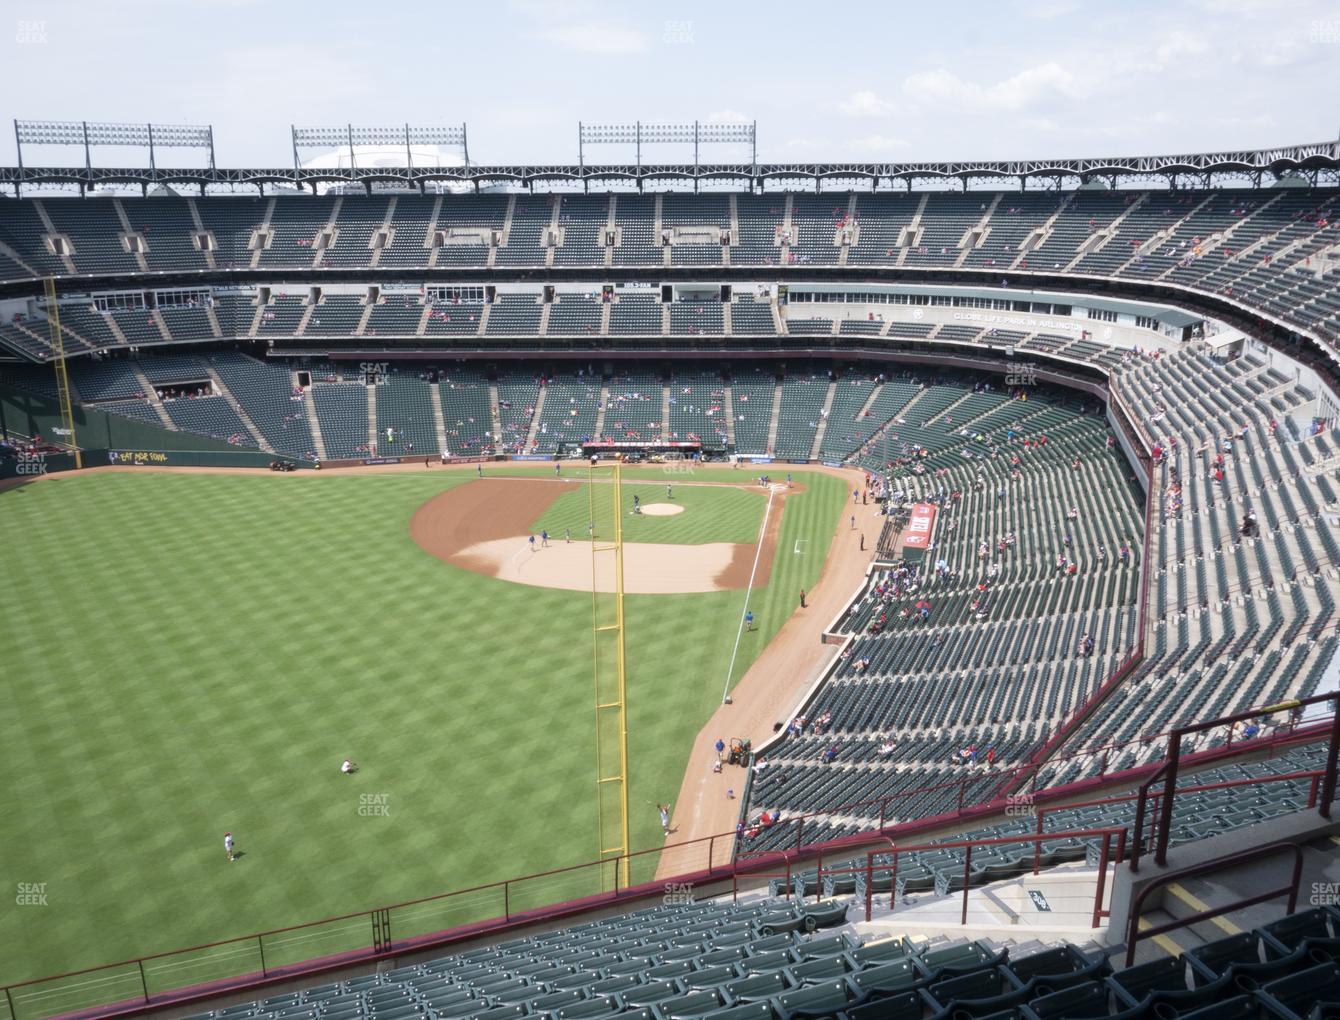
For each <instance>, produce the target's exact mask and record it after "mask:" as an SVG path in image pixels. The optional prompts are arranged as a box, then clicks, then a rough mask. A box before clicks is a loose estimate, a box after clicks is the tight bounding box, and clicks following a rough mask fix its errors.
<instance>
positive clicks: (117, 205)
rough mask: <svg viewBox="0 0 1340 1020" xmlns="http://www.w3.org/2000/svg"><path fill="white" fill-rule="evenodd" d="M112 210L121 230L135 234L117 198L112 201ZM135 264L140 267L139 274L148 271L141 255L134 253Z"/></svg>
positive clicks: (146, 262)
mask: <svg viewBox="0 0 1340 1020" xmlns="http://www.w3.org/2000/svg"><path fill="white" fill-rule="evenodd" d="M112 208H113V209H115V210H116V217H117V219H119V220H120V221H121V229H122V230H124V231H125V232H126V233H127V234H134V233H137V231H136V230H135V228H134V227H132V226H131V225H130V217H129V216H127V215H126V209H125V206H123V205H122V204H121V200H120V199H119V198H114V199H112ZM135 263H136V264H137V265H138V266H139V267H140V272H141V273H147V272H148V271H149V263H148V261H147V260H146V259H145V257H144V255H143V253H141V252H135Z"/></svg>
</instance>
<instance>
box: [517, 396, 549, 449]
mask: <svg viewBox="0 0 1340 1020" xmlns="http://www.w3.org/2000/svg"><path fill="white" fill-rule="evenodd" d="M548 395H549V387H547V386H541V387H540V395H539V396H538V397H536V398H535V415H534V417H532V418H531V420H530V428H529V429H527V430H526V449H525V450H524V451H522V452H529V451H530V449H531V448H532V447H533V446H534V445H535V437H536V436H537V435H538V434H539V432H540V417H541V415H543V414H544V398H545V397H546V396H548Z"/></svg>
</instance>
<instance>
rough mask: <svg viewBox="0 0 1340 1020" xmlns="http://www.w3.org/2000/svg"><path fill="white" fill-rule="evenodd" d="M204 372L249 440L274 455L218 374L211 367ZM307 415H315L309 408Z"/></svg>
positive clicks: (273, 449) (272, 448) (314, 430)
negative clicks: (244, 430) (239, 421)
mask: <svg viewBox="0 0 1340 1020" xmlns="http://www.w3.org/2000/svg"><path fill="white" fill-rule="evenodd" d="M206 371H207V372H208V373H209V378H210V381H211V382H213V383H214V391H215V392H216V393H220V394H222V395H223V399H224V400H226V401H228V404H229V406H231V407H232V409H233V410H234V411H235V412H236V413H237V416H238V417H239V418H241V419H242V424H243V425H245V426H246V427H247V432H249V433H250V434H251V438H252V439H254V440H256V445H257V446H259V447H260V448H261V449H262V450H264V451H265V452H266V453H274V452H275V448H274V447H273V446H271V445H270V444H269V442H268V441H267V440H266V438H265V436H263V435H261V430H260V429H258V428H257V427H256V423H255V422H254V421H252V420H251V415H249V414H247V412H246V411H245V410H244V409H243V407H242V405H241V404H239V403H238V402H237V398H236V397H235V396H233V394H232V391H231V390H229V389H228V387H227V386H225V385H224V384H223V377H222V376H220V375H219V373H218V372H216V371H214V369H213V368H212V367H211V368H207V369H206ZM307 413H308V414H309V415H311V416H312V417H315V415H312V413H311V409H310V408H309V409H308V412H307ZM312 432H313V434H315V432H316V428H315V426H313V429H312ZM318 449H319V448H318Z"/></svg>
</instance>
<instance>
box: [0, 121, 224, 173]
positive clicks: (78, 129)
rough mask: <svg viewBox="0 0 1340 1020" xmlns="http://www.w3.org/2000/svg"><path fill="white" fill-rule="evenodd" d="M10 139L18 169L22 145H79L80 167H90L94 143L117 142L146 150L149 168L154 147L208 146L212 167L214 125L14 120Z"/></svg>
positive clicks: (154, 161) (152, 165)
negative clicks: (80, 150) (16, 151)
mask: <svg viewBox="0 0 1340 1020" xmlns="http://www.w3.org/2000/svg"><path fill="white" fill-rule="evenodd" d="M14 141H15V143H16V144H17V146H18V156H19V169H20V170H22V169H23V146H24V144H25V143H26V144H28V145H63V146H75V145H79V146H82V147H83V149H84V169H85V170H91V169H93V156H92V148H93V146H95V145H117V146H122V147H124V148H132V149H143V148H147V149H148V150H149V169H151V170H155V169H157V159H156V155H155V150H157V149H161V148H170V149H208V150H209V168H210V169H211V170H213V169H214V128H213V127H212V126H210V125H208V124H90V123H89V122H88V121H86V120H72V121H65V120H15V121H14Z"/></svg>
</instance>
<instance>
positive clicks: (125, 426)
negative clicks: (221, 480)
mask: <svg viewBox="0 0 1340 1020" xmlns="http://www.w3.org/2000/svg"><path fill="white" fill-rule="evenodd" d="M73 411H74V430H75V439H76V440H77V442H78V443H79V446H80V448H81V450H83V455H84V466H85V467H100V466H102V465H104V464H133V465H154V464H158V465H165V466H166V465H170V466H174V467H177V466H181V467H185V466H190V467H258V468H263V467H267V466H269V464H270V463H271V462H272V461H275V460H287V461H291V462H292V463H294V464H296V465H298V466H302V465H303V464H304V462H303V461H300V460H294V459H293V458H291V457H286V456H283V455H282V454H268V453H265V452H264V451H261V450H256V449H253V448H251V447H245V446H234V445H233V444H232V443H228V442H225V441H224V440H222V439H214V438H212V437H210V436H202V435H199V434H197V433H194V432H173V431H169V430H168V429H164V428H159V427H158V426H156V425H151V424H149V423H148V422H142V421H136V420H135V419H133V418H124V417H122V416H121V415H119V414H108V413H107V412H105V411H99V410H98V409H97V408H94V407H82V406H80V405H78V404H76V405H74V408H73ZM64 428H65V424H64V422H63V420H62V418H61V413H60V403H59V402H58V401H57V400H56V398H55V397H48V396H43V395H41V394H38V393H32V392H30V391H28V390H20V389H15V388H13V387H9V386H0V431H3V432H5V433H8V434H10V435H14V434H17V435H19V436H22V437H24V438H31V437H32V436H35V435H41V436H42V437H44V438H46V439H50V440H53V441H60V442H61V443H62V444H63V443H64V441H65V440H66V437H65V436H64V435H63V434H62V433H63V431H64ZM109 452H115V453H117V454H119V455H121V456H118V457H117V458H116V459H112V458H111V457H109ZM69 460H70V463H69V464H68V465H66V463H65V461H64V459H63V455H58V454H47V455H46V457H45V464H46V470H47V471H68V470H70V469H72V468H73V467H74V463H73V461H74V458H73V457H70V458H69ZM22 473H23V472H21V471H18V470H17V469H16V466H15V465H14V464H13V463H12V462H8V461H6V462H5V463H3V464H0V477H9V476H12V475H14V474H22ZM31 473H38V474H42V473H45V472H40V471H33V472H31Z"/></svg>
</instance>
